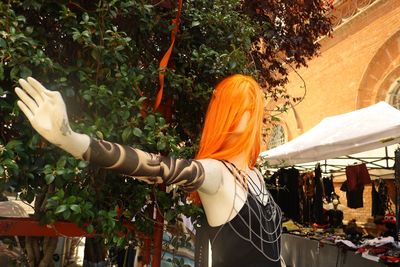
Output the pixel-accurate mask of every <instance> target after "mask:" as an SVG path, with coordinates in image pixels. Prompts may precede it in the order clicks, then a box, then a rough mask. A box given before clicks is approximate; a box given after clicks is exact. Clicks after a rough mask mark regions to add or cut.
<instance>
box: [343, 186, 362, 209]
mask: <svg viewBox="0 0 400 267" xmlns="http://www.w3.org/2000/svg"><path fill="white" fill-rule="evenodd" d="M340 190H341V191H343V192H346V198H347V207H349V208H352V209H358V208H362V207H363V206H364V205H363V204H364V203H363V193H364V186H363V185H361V186H358V187H357V188H356V190H353V191H349V188H348V183H347V181H344V182H343V184H342V186H341V187H340Z"/></svg>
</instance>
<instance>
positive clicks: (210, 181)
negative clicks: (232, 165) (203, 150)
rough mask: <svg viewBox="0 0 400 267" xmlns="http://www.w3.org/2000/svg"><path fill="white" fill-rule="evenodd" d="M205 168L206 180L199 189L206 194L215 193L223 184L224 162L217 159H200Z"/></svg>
mask: <svg viewBox="0 0 400 267" xmlns="http://www.w3.org/2000/svg"><path fill="white" fill-rule="evenodd" d="M197 161H198V162H200V163H201V165H202V166H203V169H204V182H203V184H202V185H201V187H200V188H199V191H201V192H202V193H205V194H215V193H216V192H217V191H218V189H219V188H220V186H221V184H222V175H223V167H224V166H223V164H222V163H221V162H220V161H218V160H215V159H199V160H197Z"/></svg>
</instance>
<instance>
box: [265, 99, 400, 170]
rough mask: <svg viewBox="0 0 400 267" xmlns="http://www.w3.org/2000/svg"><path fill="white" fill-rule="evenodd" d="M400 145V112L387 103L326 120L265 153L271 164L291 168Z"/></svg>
mask: <svg viewBox="0 0 400 267" xmlns="http://www.w3.org/2000/svg"><path fill="white" fill-rule="evenodd" d="M399 142H400V111H399V110H397V109H396V108H394V107H392V106H391V105H389V104H387V103H385V102H379V103H377V104H375V105H372V106H369V107H366V108H362V109H359V110H356V111H353V112H349V113H344V114H341V115H337V116H332V117H327V118H325V119H323V120H322V121H321V122H320V123H319V124H317V125H316V126H315V127H314V128H312V129H310V130H309V131H307V132H306V133H304V134H302V135H301V136H299V137H297V138H295V139H293V140H292V141H290V142H288V143H286V144H283V145H281V146H278V147H276V148H273V149H270V150H268V151H264V152H262V153H261V154H260V155H261V157H262V158H264V159H265V160H267V161H268V163H269V165H270V166H271V165H279V166H290V165H295V164H301V163H308V162H315V161H319V160H324V159H331V158H334V157H339V156H345V155H350V154H354V153H359V152H363V151H368V150H372V149H376V148H380V147H384V146H389V145H392V144H396V143H399Z"/></svg>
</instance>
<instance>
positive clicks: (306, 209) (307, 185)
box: [301, 172, 315, 224]
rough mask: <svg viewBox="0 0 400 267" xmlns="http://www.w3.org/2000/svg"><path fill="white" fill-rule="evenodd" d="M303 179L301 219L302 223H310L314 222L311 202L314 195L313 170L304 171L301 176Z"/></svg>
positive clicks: (312, 202)
mask: <svg viewBox="0 0 400 267" xmlns="http://www.w3.org/2000/svg"><path fill="white" fill-rule="evenodd" d="M301 178H302V180H303V193H304V202H303V213H302V215H303V216H302V221H301V223H303V224H312V223H313V222H315V218H314V212H313V204H314V196H315V176H314V172H306V173H303V174H302V176H301Z"/></svg>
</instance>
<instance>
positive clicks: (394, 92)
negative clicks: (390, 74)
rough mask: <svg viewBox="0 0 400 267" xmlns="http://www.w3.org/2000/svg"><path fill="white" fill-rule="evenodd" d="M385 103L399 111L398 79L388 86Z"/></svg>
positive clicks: (399, 81) (399, 92)
mask: <svg viewBox="0 0 400 267" xmlns="http://www.w3.org/2000/svg"><path fill="white" fill-rule="evenodd" d="M386 102H387V103H389V104H390V105H392V106H393V107H395V108H397V109H400V78H399V79H397V81H395V82H394V83H393V84H392V86H390V88H389V90H388V92H387V95H386Z"/></svg>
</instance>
